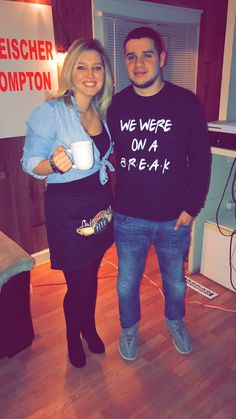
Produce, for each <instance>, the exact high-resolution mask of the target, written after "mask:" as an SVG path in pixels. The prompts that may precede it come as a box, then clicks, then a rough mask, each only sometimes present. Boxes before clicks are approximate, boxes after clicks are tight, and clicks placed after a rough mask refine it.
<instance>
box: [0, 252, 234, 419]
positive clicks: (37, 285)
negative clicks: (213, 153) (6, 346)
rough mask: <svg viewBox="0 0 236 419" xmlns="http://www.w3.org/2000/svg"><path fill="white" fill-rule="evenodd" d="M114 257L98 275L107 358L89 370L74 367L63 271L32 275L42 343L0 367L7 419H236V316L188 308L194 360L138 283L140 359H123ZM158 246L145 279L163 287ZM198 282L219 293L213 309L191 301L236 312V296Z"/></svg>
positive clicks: (153, 293)
mask: <svg viewBox="0 0 236 419" xmlns="http://www.w3.org/2000/svg"><path fill="white" fill-rule="evenodd" d="M114 265H116V266H117V255H116V251H115V247H114V246H113V247H112V248H111V249H109V251H108V252H107V253H106V255H105V257H104V261H103V262H102V266H101V268H100V271H99V277H100V279H99V294H98V301H97V325H98V330H99V332H100V334H101V336H102V337H103V339H104V342H105V343H106V355H102V356H98V355H94V354H91V353H90V352H89V350H88V348H87V347H86V354H87V364H86V366H85V368H83V369H76V368H74V367H72V366H71V365H70V364H69V363H68V361H67V353H66V345H65V337H64V334H65V326H64V318H63V311H62V301H63V296H64V293H65V285H64V281H63V276H62V273H61V272H59V271H58V272H57V271H50V269H49V265H48V264H44V265H41V266H38V267H36V268H34V269H33V271H32V275H31V277H32V286H33V290H32V296H31V307H32V316H33V323H34V328H35V333H36V339H35V340H34V342H33V345H32V347H31V348H28V349H26V350H24V351H23V352H21V353H20V354H18V355H17V356H15V357H14V358H12V359H7V358H4V359H2V360H1V361H0V392H1V395H0V418H1V419H23V418H24V419H26V418H27V419H29V418H30V419H32V418H33V419H45V418H53V419H54V418H55V419H62V418H63V419H74V418H79V419H86V418H89V419H90V418H91V419H97V418H98V419H99V418H105V419H115V418H117V419H132V418H142V419H151V418H153V419H154V418H155V419H167V418H169V419H172V418H173V419H235V418H236V333H235V332H236V314H235V313H230V312H225V311H221V310H218V309H211V308H206V307H202V306H199V307H194V306H193V305H187V315H186V323H187V324H188V327H189V330H190V332H191V334H192V337H193V352H192V353H191V354H190V355H188V356H182V355H180V354H178V353H177V352H176V350H175V349H174V346H173V344H172V339H171V338H170V336H169V335H168V333H167V330H166V328H165V325H164V322H163V299H162V296H161V293H160V292H159V289H158V287H155V286H154V285H152V284H151V283H150V282H149V281H148V280H147V279H146V278H144V279H143V281H142V285H141V301H142V320H141V322H140V339H139V356H138V359H137V360H136V361H135V362H129V363H128V362H125V361H123V360H122V359H121V358H120V356H119V354H118V350H117V339H118V336H119V332H120V326H119V320H118V307H117V295H116V277H117V269H116V267H115V266H114ZM157 266H158V265H157V260H156V256H155V253H154V250H153V248H151V249H150V251H149V255H148V260H147V264H146V270H145V273H146V275H147V276H148V277H149V278H150V279H151V280H153V281H155V282H156V283H157V284H159V285H160V274H159V270H158V267H157ZM192 278H195V279H197V280H199V282H201V283H202V284H203V285H205V286H207V287H208V288H210V289H212V290H213V291H215V292H217V293H218V294H219V296H218V297H216V298H215V299H214V300H213V301H210V300H208V299H207V298H206V297H204V296H201V295H200V294H198V293H196V292H195V291H193V290H191V289H189V288H188V290H187V297H188V299H190V301H193V300H197V301H199V302H202V303H206V304H207V303H209V302H211V303H214V304H217V305H220V306H222V307H225V308H231V309H234V310H236V293H234V292H231V291H229V290H226V289H225V288H223V287H220V286H219V285H217V284H215V283H214V282H212V281H209V280H207V279H206V278H204V277H202V276H200V275H193V276H192Z"/></svg>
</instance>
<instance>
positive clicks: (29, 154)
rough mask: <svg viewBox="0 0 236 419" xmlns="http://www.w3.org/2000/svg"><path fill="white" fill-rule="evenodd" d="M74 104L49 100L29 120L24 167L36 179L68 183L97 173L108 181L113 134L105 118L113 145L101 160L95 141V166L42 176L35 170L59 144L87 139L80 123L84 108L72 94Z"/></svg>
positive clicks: (68, 144) (23, 159)
mask: <svg viewBox="0 0 236 419" xmlns="http://www.w3.org/2000/svg"><path fill="white" fill-rule="evenodd" d="M72 102H73V106H68V105H66V104H65V103H64V100H63V99H57V100H49V101H47V102H44V103H43V104H42V105H40V106H39V107H37V108H36V109H35V110H34V111H33V112H32V113H31V115H30V117H29V118H28V120H27V133H26V137H25V144H24V149H23V157H22V160H21V163H22V167H23V170H24V171H25V172H26V173H28V174H30V175H32V176H34V177H35V178H37V179H46V178H47V183H65V182H72V181H74V180H78V179H83V178H85V177H87V176H90V175H92V174H94V173H96V172H98V171H99V172H100V173H99V177H100V182H101V184H102V185H104V184H105V183H106V182H107V181H108V174H107V168H108V169H109V170H110V171H114V170H115V169H114V167H113V165H112V164H111V163H110V162H109V161H108V157H109V156H110V154H111V153H112V152H113V147H112V141H111V136H110V133H109V130H108V127H107V124H106V122H105V121H103V124H104V126H105V129H106V130H107V133H108V135H109V138H110V146H109V149H108V150H107V152H106V154H105V155H104V156H103V157H102V159H100V152H99V150H98V149H97V147H96V145H95V143H94V142H93V149H94V166H93V167H92V168H91V169H89V170H78V169H76V168H73V167H72V168H71V169H70V170H69V171H68V172H66V173H63V174H62V175H61V174H60V173H52V174H50V175H46V176H41V175H37V174H36V173H34V172H33V170H34V168H35V167H36V166H37V165H38V164H39V163H40V161H41V160H44V159H46V160H47V159H49V158H50V156H51V155H52V154H53V152H54V150H55V148H56V147H57V146H59V145H62V146H64V147H65V148H70V144H71V143H73V142H75V141H78V140H81V141H83V140H88V139H90V140H91V138H90V136H89V135H88V134H87V132H86V131H85V129H84V128H83V126H82V124H81V122H80V114H81V110H80V108H79V106H78V105H77V103H76V101H75V99H74V97H72Z"/></svg>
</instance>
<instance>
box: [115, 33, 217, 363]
mask: <svg viewBox="0 0 236 419" xmlns="http://www.w3.org/2000/svg"><path fill="white" fill-rule="evenodd" d="M124 50H125V65H126V69H127V73H128V77H129V79H130V82H131V85H130V86H128V87H127V88H125V89H123V90H122V91H121V92H119V93H117V94H116V95H115V96H114V99H113V102H112V105H111V107H110V110H109V114H108V122H109V128H110V130H111V134H112V138H113V141H114V144H115V152H116V159H117V178H116V190H115V210H116V213H115V241H116V246H117V252H118V259H119V271H118V283H117V289H118V296H119V310H120V321H121V327H122V331H121V336H120V339H119V352H120V355H121V357H122V358H123V359H125V360H128V361H131V360H134V359H135V358H136V357H137V341H138V324H139V320H140V317H141V315H140V281H141V278H142V275H143V271H144V266H145V261H146V255H147V251H148V249H149V247H150V245H151V243H153V245H154V247H155V250H156V252H157V255H158V260H159V267H160V271H161V275H162V284H163V292H164V297H165V322H166V326H167V329H168V331H169V333H170V334H171V335H172V337H173V342H174V345H175V348H176V349H177V351H178V352H180V353H181V354H188V353H190V352H191V350H192V343H191V337H190V334H189V332H188V330H187V328H186V326H185V324H184V322H183V317H184V315H185V292H186V284H185V278H184V260H185V258H186V256H187V253H188V249H189V242H190V228H191V223H192V220H193V218H194V217H195V216H196V215H197V214H198V213H199V211H200V209H201V208H202V207H203V205H204V201H205V198H206V194H207V190H208V184H209V177H210V163H211V157H210V147H209V142H208V134H207V127H206V122H205V119H204V115H203V111H202V109H201V106H200V104H199V102H198V100H197V98H196V96H195V95H194V94H193V93H192V92H190V91H188V90H186V89H183V88H181V87H178V86H175V85H173V84H171V83H168V82H165V81H164V80H163V79H162V75H161V70H162V68H163V67H164V64H165V60H166V53H165V51H164V50H163V47H162V42H161V39H160V36H159V34H158V33H157V32H156V31H155V30H153V29H151V28H148V27H140V28H136V29H134V30H133V31H131V32H130V33H129V34H128V35H127V37H126V39H125V42H124Z"/></svg>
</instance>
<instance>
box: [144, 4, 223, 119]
mask: <svg viewBox="0 0 236 419" xmlns="http://www.w3.org/2000/svg"><path fill="white" fill-rule="evenodd" d="M142 1H145V0H142ZM149 1H150V2H152V3H161V4H168V5H173V6H181V7H188V8H193V9H200V10H202V11H203V13H202V17H201V27H200V40H199V61H198V77H197V96H198V97H199V99H200V101H201V103H202V105H203V107H204V109H205V114H206V118H207V121H214V120H217V119H218V115H219V105H220V88H221V78H222V66H223V53H224V39H225V29H226V19H227V7H228V0H218V1H217V6H216V1H215V0H149Z"/></svg>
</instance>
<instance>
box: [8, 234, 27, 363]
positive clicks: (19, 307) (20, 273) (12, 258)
mask: <svg viewBox="0 0 236 419" xmlns="http://www.w3.org/2000/svg"><path fill="white" fill-rule="evenodd" d="M34 263H35V261H34V259H33V258H32V257H31V256H30V255H29V254H28V253H27V252H26V251H25V250H24V249H22V248H21V247H20V246H19V245H18V244H17V243H15V242H14V241H13V240H11V239H10V238H9V237H8V236H6V235H5V234H4V233H3V232H1V231H0V359H1V358H3V357H5V356H7V357H8V358H11V357H13V356H14V355H16V354H17V353H19V352H21V351H22V350H23V349H25V348H27V347H28V346H30V345H31V344H32V342H33V339H34V329H33V323H32V317H31V311H30V270H31V269H32V268H33V266H34Z"/></svg>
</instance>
